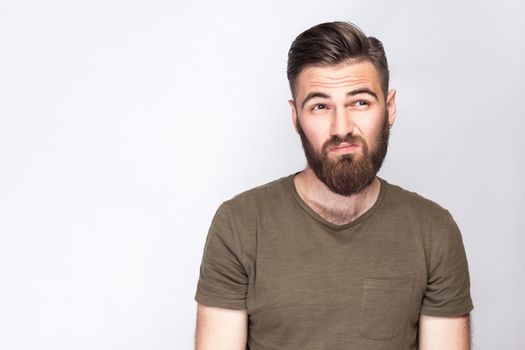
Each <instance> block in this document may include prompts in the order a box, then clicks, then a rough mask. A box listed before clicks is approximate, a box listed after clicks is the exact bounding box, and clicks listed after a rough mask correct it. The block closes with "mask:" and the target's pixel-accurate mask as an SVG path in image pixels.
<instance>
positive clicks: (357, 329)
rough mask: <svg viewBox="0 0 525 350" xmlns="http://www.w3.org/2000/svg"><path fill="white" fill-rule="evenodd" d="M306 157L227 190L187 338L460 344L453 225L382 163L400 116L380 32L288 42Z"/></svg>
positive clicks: (426, 348)
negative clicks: (297, 167) (231, 192)
mask: <svg viewBox="0 0 525 350" xmlns="http://www.w3.org/2000/svg"><path fill="white" fill-rule="evenodd" d="M288 79H289V82H290V88H291V92H292V97H293V99H292V100H290V101H289V104H290V106H291V110H292V119H293V124H294V127H295V129H296V131H297V132H298V134H299V135H300V138H301V142H302V145H303V148H304V152H305V155H306V159H307V163H308V164H307V166H306V168H305V169H304V170H303V171H301V172H298V173H295V174H291V175H289V176H286V177H283V178H281V179H278V180H276V181H273V182H271V183H268V184H265V185H263V186H260V187H257V188H254V189H251V190H249V191H246V192H244V193H241V194H239V195H237V196H235V197H234V198H232V199H230V200H227V201H225V202H224V203H223V204H222V205H221V206H220V207H219V209H218V210H217V212H216V214H215V217H214V219H213V221H212V224H211V227H210V230H209V232H208V237H207V240H206V245H205V248H204V254H203V259H202V264H201V269H200V278H199V283H198V286H197V292H196V296H195V299H196V301H197V302H198V311H197V335H196V338H197V339H196V348H197V349H198V350H208V349H214V350H217V349H225V350H226V349H227V350H235V349H238V350H240V349H258V350H286V349H290V350H291V349H301V350H307V349H312V350H314V349H315V350H320V349H327V350H328V349H329V350H338V349H341V350H342V349H344V350H348V349H358V350H363V349H388V350H393V349H417V348H419V349H423V350H431V349H447V350H454V349H469V348H470V331H469V327H470V325H469V313H470V311H471V310H472V308H473V306H472V301H471V297H470V282H469V274H468V267H467V261H466V256H465V251H464V247H463V243H462V239H461V234H460V232H459V229H458V227H457V225H456V224H455V222H454V220H453V219H452V217H451V215H450V214H449V212H448V211H447V210H446V209H444V208H442V207H440V206H439V205H438V204H436V203H434V202H432V201H430V200H428V199H425V198H423V197H421V196H419V195H418V194H416V193H413V192H409V191H406V190H404V189H402V188H400V187H399V186H395V185H392V184H390V183H388V182H387V181H386V180H384V179H382V178H379V177H378V176H377V172H378V171H379V169H380V167H381V164H382V162H383V160H384V158H385V155H386V153H387V147H388V138H389V134H390V128H391V127H392V125H393V124H394V121H395V118H396V103H395V94H396V92H395V90H389V89H388V81H389V72H388V64H387V59H386V57H385V53H384V49H383V46H382V44H381V42H380V41H379V40H377V39H375V38H373V37H366V36H365V35H364V34H363V33H362V31H361V30H360V29H359V28H357V27H356V26H355V25H353V24H350V23H343V22H334V23H324V24H320V25H317V26H315V27H313V28H310V29H308V30H306V31H305V32H303V33H302V34H300V35H299V36H298V37H297V38H296V39H295V41H294V42H293V43H292V46H291V48H290V51H289V54H288Z"/></svg>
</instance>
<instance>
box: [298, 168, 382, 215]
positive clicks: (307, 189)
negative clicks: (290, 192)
mask: <svg viewBox="0 0 525 350" xmlns="http://www.w3.org/2000/svg"><path fill="white" fill-rule="evenodd" d="M294 183H295V188H296V189H297V192H298V193H299V195H300V196H301V198H302V200H303V201H304V202H305V203H306V204H308V206H309V207H310V208H312V209H313V210H314V211H315V212H316V213H317V214H319V215H320V216H321V217H322V218H324V219H325V220H327V221H329V222H331V223H333V224H337V225H344V224H347V223H350V222H352V221H354V220H355V219H357V218H358V217H359V216H361V215H362V214H364V213H365V212H366V211H367V210H368V209H370V208H371V207H372V206H373V205H374V203H375V202H376V200H377V198H378V197H379V190H380V188H381V183H380V181H379V179H378V178H377V177H375V178H374V180H373V181H372V183H371V184H370V185H369V186H368V187H366V188H365V189H364V190H363V191H361V192H359V193H356V194H354V195H351V196H348V197H347V196H342V195H340V194H337V193H334V192H332V191H331V190H330V189H329V188H328V187H327V186H326V185H325V184H324V183H323V182H322V181H321V180H319V178H318V177H317V176H316V175H315V173H314V172H313V170H312V169H311V168H310V167H307V168H306V169H305V170H303V171H302V172H300V173H299V174H297V175H296V176H295V178H294Z"/></svg>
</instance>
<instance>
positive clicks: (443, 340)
mask: <svg viewBox="0 0 525 350" xmlns="http://www.w3.org/2000/svg"><path fill="white" fill-rule="evenodd" d="M419 349H420V350H441V349H447V350H470V314H467V315H464V316H460V317H433V316H427V315H423V314H421V315H420V317H419Z"/></svg>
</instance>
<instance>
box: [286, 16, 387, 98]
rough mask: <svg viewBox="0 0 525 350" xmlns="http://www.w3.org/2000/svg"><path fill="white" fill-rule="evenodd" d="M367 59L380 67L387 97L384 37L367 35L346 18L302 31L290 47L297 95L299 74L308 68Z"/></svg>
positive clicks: (292, 80) (290, 67)
mask: <svg viewBox="0 0 525 350" xmlns="http://www.w3.org/2000/svg"><path fill="white" fill-rule="evenodd" d="M365 60H368V61H370V63H372V64H373V65H374V67H375V68H376V70H377V72H378V74H379V78H380V80H381V87H382V89H383V95H384V96H385V98H386V94H387V92H388V79H389V72H388V62H387V60H386V56H385V50H384V49H383V44H382V43H381V41H379V40H377V39H376V38H374V37H371V36H369V37H367V36H366V35H365V34H364V33H363V32H362V31H361V29H359V28H358V27H357V26H356V25H354V24H352V23H346V22H329V23H322V24H319V25H316V26H314V27H312V28H310V29H308V30H306V31H304V32H302V33H301V34H299V36H298V37H297V38H295V40H294V41H293V43H292V46H291V47H290V51H288V67H287V75H288V81H289V83H290V90H291V91H292V96H293V98H294V99H295V83H296V80H297V77H298V76H299V73H301V71H302V70H303V69H304V68H306V67H310V66H317V67H319V66H329V65H337V64H340V63H343V62H345V61H350V63H357V62H361V61H365Z"/></svg>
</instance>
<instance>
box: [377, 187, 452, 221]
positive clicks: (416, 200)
mask: <svg viewBox="0 0 525 350" xmlns="http://www.w3.org/2000/svg"><path fill="white" fill-rule="evenodd" d="M383 181H385V180H383ZM385 183H386V186H387V192H388V196H387V199H386V201H387V205H390V206H391V207H393V208H397V210H400V211H404V212H411V213H414V214H415V215H418V214H419V215H424V216H425V217H427V218H428V217H433V216H435V217H448V216H450V213H449V211H448V210H447V209H446V208H444V207H443V206H442V205H441V204H438V203H437V202H435V201H434V200H431V199H429V198H427V197H425V196H423V195H421V194H419V193H417V192H414V191H410V190H407V189H405V188H403V187H401V186H399V185H394V184H391V183H389V182H387V181H385Z"/></svg>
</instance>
